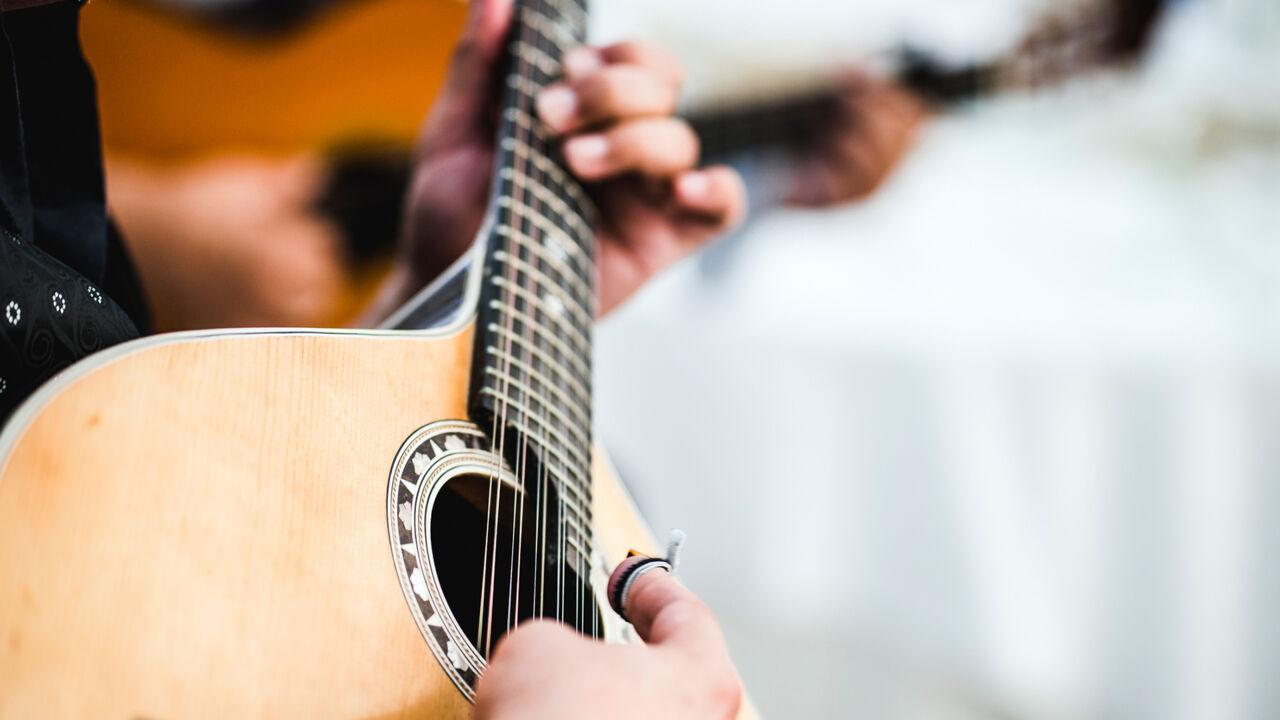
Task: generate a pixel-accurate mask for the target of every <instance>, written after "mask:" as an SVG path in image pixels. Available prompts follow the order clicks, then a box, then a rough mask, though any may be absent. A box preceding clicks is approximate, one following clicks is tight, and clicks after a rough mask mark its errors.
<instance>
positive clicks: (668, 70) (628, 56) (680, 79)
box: [598, 42, 684, 87]
mask: <svg viewBox="0 0 1280 720" xmlns="http://www.w3.org/2000/svg"><path fill="white" fill-rule="evenodd" d="M598 54H599V56H600V59H601V60H603V61H604V62H605V63H606V64H609V65H639V66H641V67H644V68H648V69H649V70H651V71H653V72H655V73H657V74H658V75H661V76H662V77H663V78H664V79H666V81H667V82H668V83H670V84H671V85H672V86H673V87H680V86H681V85H683V84H684V67H683V66H682V65H681V63H680V61H679V60H678V59H676V56H675V55H672V54H671V53H669V52H667V51H666V50H663V49H661V48H658V47H655V46H653V45H646V44H645V43H636V42H621V43H617V44H615V45H607V46H605V47H602V48H600V49H599V51H598Z"/></svg>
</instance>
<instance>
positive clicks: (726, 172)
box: [675, 166, 747, 233]
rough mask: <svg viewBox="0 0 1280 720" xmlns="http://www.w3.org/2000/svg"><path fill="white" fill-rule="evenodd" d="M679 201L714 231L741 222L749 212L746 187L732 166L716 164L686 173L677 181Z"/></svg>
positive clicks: (683, 207)
mask: <svg viewBox="0 0 1280 720" xmlns="http://www.w3.org/2000/svg"><path fill="white" fill-rule="evenodd" d="M675 200H676V203H677V204H678V205H679V206H680V207H681V208H682V209H684V210H685V211H687V212H688V213H689V214H691V215H692V216H694V217H696V218H698V219H700V220H701V221H702V223H703V224H704V225H705V226H706V230H707V231H708V232H711V233H719V232H724V231H725V230H728V229H729V228H731V227H733V226H735V225H737V224H738V223H740V222H742V218H743V217H744V216H745V215H746V211H747V189H746V186H745V185H744V184H743V182H742V177H741V176H739V175H738V173H737V172H735V171H734V170H733V169H732V168H728V167H724V166H716V167H709V168H704V169H701V170H694V171H690V172H686V173H684V174H682V175H680V176H679V177H677V178H676V181H675Z"/></svg>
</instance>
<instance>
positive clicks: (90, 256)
mask: <svg viewBox="0 0 1280 720" xmlns="http://www.w3.org/2000/svg"><path fill="white" fill-rule="evenodd" d="M79 11H80V3H79V2H76V1H75V0H64V1H63V2H56V3H53V4H49V5H43V6H39V7H31V8H26V9H22V10H9V11H6V12H0V419H4V418H7V417H8V416H9V414H10V413H11V412H12V411H13V410H14V408H16V407H17V406H18V405H19V404H20V403H21V402H22V400H24V399H25V398H26V397H28V396H29V395H30V394H31V393H32V392H33V391H34V390H35V389H36V388H37V387H39V386H40V384H41V383H43V382H44V381H46V380H48V379H49V378H50V377H52V376H53V375H54V374H56V373H57V372H58V371H59V370H62V369H63V368H65V367H67V366H68V365H70V364H71V363H73V362H75V361H77V360H80V359H82V358H84V357H86V356H87V355H89V354H91V353H93V352H96V351H98V350H101V349H103V348H106V347H109V346H111V345H114V344H116V343H120V342H123V341H125V340H129V339H132V338H135V337H137V336H138V334H139V329H144V330H145V327H146V324H147V315H146V309H145V304H144V301H143V298H142V294H141V291H140V288H139V284H138V281H137V276H136V274H135V273H134V270H133V268H132V266H131V264H130V262H129V258H128V255H127V254H126V252H125V250H124V247H123V245H122V244H121V243H120V239H119V236H118V234H117V233H116V232H115V229H114V228H113V227H112V225H111V223H110V222H109V221H108V219H107V215H106V208H105V204H104V201H103V180H102V147H101V140H100V138H99V134H98V113H97V97H96V93H95V89H94V82H93V75H92V73H91V72H90V70H89V67H88V65H87V64H86V63H85V60H84V56H83V55H82V54H81V52H80V40H79V28H78V21H79Z"/></svg>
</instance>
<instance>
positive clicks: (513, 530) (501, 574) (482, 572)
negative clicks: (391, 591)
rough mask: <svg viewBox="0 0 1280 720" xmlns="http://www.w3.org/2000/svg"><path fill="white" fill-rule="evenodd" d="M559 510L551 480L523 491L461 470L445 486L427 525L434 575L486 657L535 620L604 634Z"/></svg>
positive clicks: (475, 643) (593, 596)
mask: <svg viewBox="0 0 1280 720" xmlns="http://www.w3.org/2000/svg"><path fill="white" fill-rule="evenodd" d="M543 490H545V493H544V492H543ZM543 495H545V497H543ZM560 507H561V506H560V502H559V498H558V497H557V493H556V492H555V489H554V486H553V485H551V484H548V485H547V486H546V487H545V488H540V487H539V488H534V487H531V488H530V489H529V491H528V492H524V491H521V490H519V489H517V488H515V487H512V486H511V485H509V484H504V483H501V482H499V481H497V480H494V479H491V478H489V477H486V476H481V475H461V476H458V477H455V478H453V479H451V480H449V481H448V482H447V483H446V484H445V486H444V487H443V488H441V489H440V494H439V496H438V497H437V498H436V501H435V504H434V507H433V508H432V511H431V518H430V522H429V526H430V537H431V544H432V548H433V556H434V559H435V571H436V577H437V578H438V580H439V583H440V589H441V591H442V592H443V593H444V597H445V601H446V602H447V603H448V605H449V608H450V609H451V610H452V612H453V616H454V618H456V620H457V622H458V624H459V625H460V626H461V628H462V630H463V632H465V633H466V635H467V637H468V639H470V640H471V642H472V644H473V645H474V646H475V648H476V649H477V650H479V651H480V653H481V654H482V655H483V656H484V657H486V658H488V657H489V654H490V653H491V652H492V650H493V648H495V647H497V644H498V640H499V639H500V638H501V637H502V636H503V635H505V634H506V633H507V632H509V631H510V630H511V629H513V628H514V627H516V626H517V625H519V624H520V623H521V622H523V621H525V620H529V619H531V618H547V619H551V620H559V621H562V622H564V623H566V624H568V625H570V626H572V627H574V628H576V629H577V630H578V631H579V632H582V633H583V634H585V635H590V636H592V637H600V636H601V635H602V633H603V626H602V619H601V617H600V610H599V607H598V606H597V604H596V601H595V595H594V593H593V592H592V591H591V587H590V585H589V584H588V583H587V581H586V578H583V577H581V576H580V575H579V573H578V572H575V567H574V566H576V565H578V564H579V562H578V560H577V555H576V553H575V552H574V551H572V550H571V549H569V550H566V545H565V543H564V536H563V534H562V533H561V531H560V528H561V516H560Z"/></svg>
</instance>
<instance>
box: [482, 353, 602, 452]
mask: <svg viewBox="0 0 1280 720" xmlns="http://www.w3.org/2000/svg"><path fill="white" fill-rule="evenodd" d="M490 369H491V368H485V370H486V371H488V370H490ZM480 392H481V393H482V394H485V395H489V396H490V397H493V398H497V399H503V398H499V397H498V395H497V391H496V390H494V389H493V388H490V387H488V386H486V387H483V388H481V389H480ZM509 403H510V405H511V407H514V408H515V409H516V410H517V411H518V412H519V413H520V414H521V416H523V417H524V418H525V419H526V420H527V421H529V422H531V423H534V424H535V425H537V426H538V429H539V430H541V431H542V432H545V433H547V434H549V435H551V436H552V437H554V438H555V439H556V440H558V441H559V442H560V448H559V449H555V448H552V447H551V446H550V445H548V444H545V443H543V444H541V447H543V449H545V450H547V451H548V452H550V453H552V454H554V455H559V456H560V459H561V460H562V461H563V462H564V463H565V465H566V466H568V465H569V464H570V463H569V458H567V457H565V456H564V453H569V454H572V455H573V456H574V457H573V459H574V461H576V463H577V465H575V466H574V467H579V468H588V467H590V463H589V461H588V460H587V459H586V458H585V457H584V456H583V453H582V451H581V450H578V449H576V448H575V447H574V446H573V445H572V444H570V443H569V439H568V438H566V437H564V435H562V434H561V433H560V432H559V431H557V430H556V429H555V428H553V427H550V426H548V425H547V424H546V423H544V422H542V421H541V420H539V419H538V418H537V416H536V415H534V414H533V413H532V412H531V411H530V409H529V408H527V407H525V406H524V404H523V403H521V402H519V401H517V400H510V401H509ZM527 434H528V433H526V435H527ZM561 451H563V452H561Z"/></svg>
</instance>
